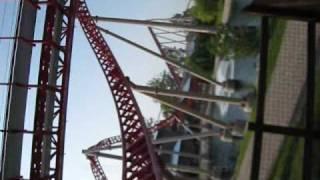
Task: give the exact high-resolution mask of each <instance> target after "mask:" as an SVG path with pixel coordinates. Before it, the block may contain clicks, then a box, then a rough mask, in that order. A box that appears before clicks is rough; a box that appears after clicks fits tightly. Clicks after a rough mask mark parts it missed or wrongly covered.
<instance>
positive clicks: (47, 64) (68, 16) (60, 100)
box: [30, 0, 77, 180]
mask: <svg viewBox="0 0 320 180" xmlns="http://www.w3.org/2000/svg"><path fill="white" fill-rule="evenodd" d="M76 2H77V1H76V0H70V1H68V2H66V4H63V5H61V4H59V2H58V1H57V0H52V1H50V2H47V4H46V5H47V9H46V18H45V25H44V34H43V40H42V50H41V56H40V68H39V69H40V71H39V77H38V86H39V87H42V88H38V90H37V98H36V112H35V120H34V135H33V142H32V157H31V170H30V178H31V179H58V180H60V179H62V170H63V156H64V139H65V123H66V110H67V102H68V85H69V74H70V62H71V52H72V41H73V32H74V21H75V7H76ZM67 4H68V6H66V5H67ZM58 13H61V14H63V21H62V25H61V26H62V28H61V29H62V31H61V36H60V37H59V42H56V41H55V40H56V38H57V37H55V35H59V34H60V30H59V29H57V28H56V26H55V25H56V24H57V23H58V24H59V23H61V22H60V21H61V19H60V18H59V16H57V14H58ZM55 55H58V57H56V58H55V57H54V56H55ZM56 59H57V61H58V62H55V63H57V67H58V68H57V69H56V72H51V70H52V68H53V67H52V66H54V64H55V63H53V62H52V60H56ZM53 69H54V68H53ZM52 73H56V76H54V75H53V74H52ZM52 76H54V77H56V80H55V82H57V84H56V85H55V88H54V90H55V91H54V96H55V98H54V106H52V107H51V108H54V110H53V119H52V124H51V122H50V125H52V126H47V125H48V124H47V123H48V122H46V118H47V115H48V114H47V112H48V111H50V110H48V108H49V107H50V106H49V99H50V95H49V94H48V92H49V89H48V85H49V82H50V81H51V80H50V77H51V78H52ZM51 91H52V89H51ZM46 126H47V128H48V127H50V128H51V131H48V130H47V129H46ZM48 137H50V145H48V146H49V147H50V148H51V149H50V160H49V161H48V160H45V159H44V158H45V157H46V156H44V154H43V152H44V148H46V147H45V146H44V145H45V144H44V142H45V141H46V140H47V139H48ZM44 162H45V163H46V164H43V163H44ZM46 166H49V167H50V168H49V169H50V171H49V172H44V170H46V169H47V167H46Z"/></svg>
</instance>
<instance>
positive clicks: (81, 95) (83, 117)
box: [0, 0, 188, 180]
mask: <svg viewBox="0 0 320 180" xmlns="http://www.w3.org/2000/svg"><path fill="white" fill-rule="evenodd" d="M87 3H88V6H89V8H90V11H91V13H92V15H99V16H108V17H119V18H134V19H153V18H169V17H171V16H173V15H174V14H175V13H179V12H182V11H184V10H185V8H186V6H187V3H188V0H176V1H172V0H161V1H159V0H135V1H132V0H131V1H129V0H117V1H114V0H95V1H93V0H87ZM5 6H7V7H5ZM15 7H16V3H14V2H13V1H2V2H1V1H0V26H1V27H0V36H4V35H9V34H10V33H12V32H13V31H12V28H11V29H10V27H11V24H13V22H14V16H12V14H14V13H15ZM43 17H44V9H42V10H41V11H39V12H38V21H37V26H36V33H35V34H36V37H35V39H40V38H41V36H42V30H43V28H42V27H43ZM9 25H10V26H9ZM100 25H101V26H103V27H105V28H107V29H109V30H111V31H112V32H115V33H118V34H120V35H122V36H125V37H127V38H129V39H131V40H133V41H135V42H138V43H140V44H143V45H145V46H147V47H149V48H151V49H154V50H156V46H155V44H154V42H153V40H152V38H151V36H150V34H149V33H148V31H147V28H146V27H141V26H133V25H123V24H115V23H103V24H100ZM2 27H6V28H2ZM106 39H107V42H108V44H109V46H110V47H111V49H112V51H113V53H114V55H115V57H116V58H117V60H118V63H119V64H120V66H121V68H122V70H123V72H124V73H125V75H127V76H129V77H130V79H131V80H132V81H133V82H135V83H137V84H146V83H147V82H148V81H149V80H150V79H151V78H152V77H154V76H156V75H157V74H159V73H160V72H161V71H162V70H164V69H166V66H165V64H164V63H163V62H162V61H161V60H159V59H157V58H155V57H153V56H151V55H148V54H146V53H144V52H142V51H141V50H138V49H135V48H134V47H130V46H128V45H127V44H125V43H124V42H120V41H119V40H115V39H113V38H111V37H107V36H106ZM10 43H11V42H10V41H1V40H0V47H1V46H3V47H6V48H7V51H8V52H10V49H9V45H10ZM3 52H5V51H3ZM39 54H40V46H39V45H38V46H36V47H35V48H34V53H33V58H32V67H31V75H30V83H31V84H32V83H36V82H37V73H38V67H39V62H38V61H39ZM0 59H1V62H0V67H1V69H0V80H1V82H6V79H7V74H8V73H7V72H6V71H7V70H6V69H8V57H7V55H6V54H5V53H1V57H0ZM4 90H5V89H4V88H3V87H1V89H0V93H1V94H0V103H1V104H0V105H1V111H0V113H1V115H2V114H3V102H4V99H5V91H4ZM35 93H36V90H30V91H29V94H28V107H27V113H26V123H25V129H32V127H33V117H34V104H35V102H34V101H35ZM135 95H136V98H137V101H138V103H139V106H140V109H141V111H142V114H143V115H144V116H145V118H150V117H153V118H155V119H156V118H157V117H158V114H159V111H160V108H159V104H158V103H155V102H154V101H153V100H151V99H149V98H147V97H144V96H142V95H140V94H137V93H135ZM0 120H1V122H0V124H3V123H2V122H3V118H1V119H0ZM119 134H120V130H119V123H118V118H117V115H116V111H115V106H114V102H113V99H112V96H111V94H110V91H109V87H108V84H107V82H106V80H105V78H104V75H103V73H102V71H101V69H100V67H99V64H98V63H97V60H96V58H95V56H94V54H93V52H92V50H91V48H90V46H89V44H88V42H87V40H86V39H85V36H84V34H83V32H82V29H81V27H80V25H79V23H78V22H77V23H76V27H75V35H74V45H73V54H72V65H71V77H70V89H69V103H68V113H67V130H66V142H65V159H64V161H65V164H64V179H67V180H69V179H77V180H82V179H83V180H87V179H93V176H92V173H91V170H90V167H89V162H88V161H87V160H86V158H85V157H84V155H83V154H82V153H81V151H82V150H83V149H86V148H88V147H89V146H91V145H93V144H95V143H97V142H98V141H100V140H102V139H104V138H106V137H110V136H114V135H119ZM31 142H32V137H31V135H25V136H24V151H23V160H22V161H23V162H22V175H23V176H25V177H28V176H29V168H30V156H31V151H30V148H31ZM116 153H119V152H116ZM101 163H102V166H103V167H104V170H105V172H106V174H107V176H108V178H109V179H110V180H120V179H121V164H122V163H121V162H117V161H112V160H109V159H107V160H101Z"/></svg>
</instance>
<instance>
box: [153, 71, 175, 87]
mask: <svg viewBox="0 0 320 180" xmlns="http://www.w3.org/2000/svg"><path fill="white" fill-rule="evenodd" d="M147 84H148V85H149V86H152V87H157V88H162V89H176V88H177V85H176V82H175V81H174V80H173V78H172V76H171V75H170V74H169V73H168V71H165V70H164V71H162V72H161V73H160V74H159V75H158V76H156V77H154V78H152V79H151V80H150V81H149V82H148V83H147Z"/></svg>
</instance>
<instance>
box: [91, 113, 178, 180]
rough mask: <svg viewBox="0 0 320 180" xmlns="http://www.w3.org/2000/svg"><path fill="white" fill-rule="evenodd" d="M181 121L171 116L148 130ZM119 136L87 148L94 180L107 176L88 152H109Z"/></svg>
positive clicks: (118, 140) (119, 139) (153, 130)
mask: <svg viewBox="0 0 320 180" xmlns="http://www.w3.org/2000/svg"><path fill="white" fill-rule="evenodd" d="M181 122H182V121H181V120H180V119H179V118H178V117H177V116H176V115H171V116H170V117H168V118H167V119H165V120H162V121H160V122H159V123H157V124H156V125H154V126H152V127H150V128H149V131H150V132H156V131H158V130H159V129H162V128H166V127H171V126H173V125H175V124H178V123H181ZM121 142H122V140H121V136H112V137H109V138H106V139H104V140H102V141H100V142H98V143H97V144H96V145H93V146H91V147H89V148H88V150H86V151H87V153H88V154H87V159H88V160H89V161H90V167H91V171H92V173H93V176H94V178H95V180H107V176H106V174H105V172H104V171H103V168H102V166H101V164H100V162H99V159H98V157H97V156H95V155H90V152H91V153H92V152H93V153H94V152H99V151H103V150H111V149H112V148H113V147H112V146H113V145H115V144H119V143H121Z"/></svg>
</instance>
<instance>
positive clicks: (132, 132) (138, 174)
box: [76, 0, 162, 180]
mask: <svg viewBox="0 0 320 180" xmlns="http://www.w3.org/2000/svg"><path fill="white" fill-rule="evenodd" d="M76 14H77V17H78V19H79V22H80V24H81V27H82V29H83V31H84V33H85V36H86V37H87V39H88V41H89V43H90V45H91V48H92V50H93V51H94V53H95V55H96V57H97V59H98V62H99V64H100V66H101V69H102V71H103V73H104V75H105V77H106V79H107V81H108V83H109V86H110V89H111V93H112V95H113V98H114V101H115V105H116V108H117V113H118V117H119V122H120V130H121V136H122V141H123V144H122V148H123V176H122V179H124V180H125V179H126V180H136V179H143V180H149V179H150V180H153V179H154V180H160V179H162V174H161V170H160V166H159V162H158V159H157V157H156V155H155V152H154V151H153V145H152V144H151V140H150V137H149V136H148V130H147V128H146V125H145V122H144V118H143V116H142V114H141V112H140V109H139V106H138V104H137V102H136V100H135V98H134V95H133V93H132V90H131V88H130V85H129V84H128V82H127V80H126V78H125V76H124V74H123V72H122V70H121V68H120V66H119V65H118V63H117V61H116V59H115V57H114V55H113V54H112V52H111V50H110V48H109V46H108V44H107V42H106V41H105V39H104V38H103V36H102V34H101V33H100V31H99V30H98V29H97V26H96V23H95V21H94V19H93V18H92V17H91V15H90V12H89V9H88V7H87V4H86V2H85V1H84V0H79V4H78V8H77V13H76Z"/></svg>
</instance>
